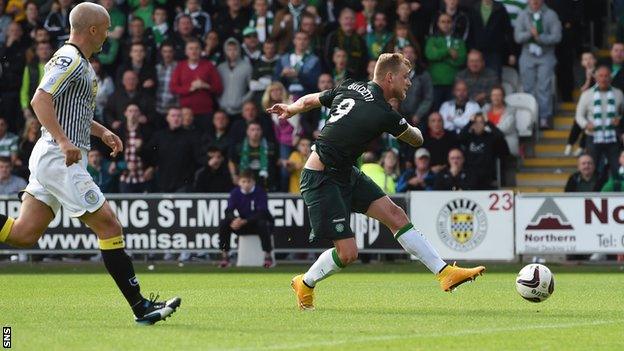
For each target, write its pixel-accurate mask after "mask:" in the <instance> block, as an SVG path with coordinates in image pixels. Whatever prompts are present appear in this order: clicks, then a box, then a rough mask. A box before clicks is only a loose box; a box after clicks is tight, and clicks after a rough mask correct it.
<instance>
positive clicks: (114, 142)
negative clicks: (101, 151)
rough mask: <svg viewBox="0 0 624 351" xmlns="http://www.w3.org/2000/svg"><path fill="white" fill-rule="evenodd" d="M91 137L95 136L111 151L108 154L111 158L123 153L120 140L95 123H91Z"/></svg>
mask: <svg viewBox="0 0 624 351" xmlns="http://www.w3.org/2000/svg"><path fill="white" fill-rule="evenodd" d="M91 135H93V136H96V137H98V138H100V139H102V141H103V142H104V144H106V145H107V146H108V147H110V148H111V149H112V150H113V151H112V152H111V153H110V155H111V156H112V157H115V156H117V154H118V153H120V152H122V151H123V143H122V142H121V139H120V138H119V137H118V136H117V135H116V134H115V133H113V132H111V131H110V130H108V129H107V128H106V127H104V126H103V125H101V124H100V123H98V122H96V121H92V122H91Z"/></svg>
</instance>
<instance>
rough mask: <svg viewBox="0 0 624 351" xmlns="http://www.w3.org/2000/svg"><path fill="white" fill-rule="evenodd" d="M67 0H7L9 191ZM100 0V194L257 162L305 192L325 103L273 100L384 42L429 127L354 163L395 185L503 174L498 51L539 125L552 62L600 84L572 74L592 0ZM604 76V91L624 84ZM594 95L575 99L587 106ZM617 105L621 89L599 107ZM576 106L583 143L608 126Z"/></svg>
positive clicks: (1, 166)
mask: <svg viewBox="0 0 624 351" xmlns="http://www.w3.org/2000/svg"><path fill="white" fill-rule="evenodd" d="M75 3H77V2H76V1H71V0H54V1H49V0H40V1H16V0H8V1H4V0H0V58H1V65H2V66H1V68H2V76H1V79H0V178H1V179H0V191H1V192H2V193H4V194H13V193H16V192H17V190H19V189H21V188H23V184H24V181H25V180H26V179H28V167H27V166H28V158H29V155H30V152H31V151H32V148H33V146H34V143H35V141H36V140H37V138H38V136H39V133H40V131H39V128H40V125H39V123H38V122H37V120H36V118H34V116H33V112H32V109H31V107H30V104H29V103H30V99H31V98H32V96H33V94H34V92H35V90H36V88H37V85H38V84H39V78H40V77H41V76H42V75H43V74H42V73H43V69H44V65H45V63H46V62H47V61H48V60H49V59H50V58H51V56H52V55H53V53H54V51H55V49H56V48H58V47H59V45H62V43H64V41H65V40H66V39H67V38H68V34H69V33H68V31H69V20H68V18H69V16H68V14H69V12H70V11H71V8H72V6H74V5H75ZM98 3H100V4H101V5H102V6H104V7H105V8H106V9H107V10H108V12H109V14H110V17H111V28H110V35H109V39H108V41H107V42H106V43H105V45H104V47H103V50H102V51H101V52H100V53H99V54H98V55H97V56H96V57H94V58H93V67H94V69H95V71H96V72H97V75H98V81H97V84H98V92H97V97H96V101H97V102H96V106H95V119H96V120H98V121H99V122H100V123H103V124H105V125H106V126H108V127H109V128H111V130H113V131H115V132H116V133H117V134H118V135H119V136H120V137H121V139H122V140H123V142H124V145H125V150H124V153H123V155H120V156H118V157H116V158H111V157H110V156H109V151H108V150H107V149H106V147H105V146H104V145H102V144H101V143H98V142H97V141H96V140H93V142H92V150H91V151H90V152H89V154H88V163H89V172H90V173H91V174H92V176H93V179H94V180H95V181H96V182H97V184H98V185H99V186H100V187H101V189H102V190H103V192H108V193H116V192H122V193H142V192H220V193H222V192H230V191H231V190H232V189H233V188H234V187H235V185H236V184H238V177H239V175H240V173H241V172H243V171H252V173H253V174H254V176H255V178H256V180H257V182H258V183H259V184H261V185H263V187H264V188H266V189H267V190H268V191H272V192H274V191H281V192H291V193H298V192H299V175H300V172H301V169H302V167H303V164H304V163H305V160H306V159H307V157H308V156H309V155H310V148H311V145H313V143H314V140H315V139H316V138H317V137H318V135H319V133H320V130H321V129H322V128H323V126H324V125H325V123H326V122H327V120H328V119H329V117H330V116H329V111H328V109H327V108H324V107H323V108H321V109H318V110H313V111H309V112H307V113H304V114H302V115H297V116H294V117H293V118H291V119H289V120H287V121H285V120H279V119H278V118H277V117H276V116H272V115H269V114H267V113H265V112H264V111H265V110H266V108H268V107H269V106H271V105H272V104H275V103H280V102H292V101H295V100H296V99H298V98H299V97H301V96H303V95H305V94H307V93H312V92H316V91H319V90H325V89H330V88H332V87H334V86H336V85H338V84H340V83H341V82H342V81H344V80H346V79H355V80H366V79H370V78H371V75H372V73H373V72H372V70H373V68H374V63H375V60H376V58H377V57H378V56H379V55H380V54H381V53H384V52H395V51H398V52H402V53H403V54H404V55H405V56H406V57H407V58H408V59H409V60H410V62H411V63H412V65H413V71H412V72H411V82H412V86H411V87H410V89H409V91H408V93H407V98H406V99H405V100H404V101H402V102H399V101H393V102H391V105H392V108H394V109H396V110H397V111H399V112H400V113H402V114H403V115H404V116H405V117H406V118H407V119H408V120H409V121H410V122H411V123H412V124H414V125H416V126H419V127H420V128H421V129H422V130H423V134H424V135H425V144H424V145H423V147H421V148H420V149H418V150H415V149H413V148H412V147H410V146H408V145H406V144H404V143H399V142H398V141H397V140H396V139H394V138H393V137H392V136H391V135H384V136H382V137H381V138H380V139H379V140H374V141H372V142H371V144H370V146H369V152H367V153H365V154H364V155H363V156H362V158H361V162H360V167H362V169H363V170H364V172H365V173H366V174H368V175H369V176H370V177H371V178H372V179H374V180H375V181H376V182H377V183H378V184H379V185H380V186H381V187H382V188H383V189H384V190H385V191H386V192H387V193H389V194H391V193H395V192H405V191H409V190H432V189H437V190H462V189H463V190H471V189H492V188H494V187H496V186H497V184H500V183H501V182H502V183H504V182H505V180H504V179H498V180H497V179H496V178H497V177H500V176H499V175H498V174H500V172H497V170H496V167H497V162H496V160H497V159H498V160H500V164H502V167H503V168H510V167H511V168H513V167H515V165H516V162H515V159H516V158H517V157H521V156H522V155H523V148H522V143H521V142H520V140H519V136H518V131H517V129H516V119H515V110H514V109H513V108H512V107H510V106H506V104H505V93H506V92H505V89H503V88H502V86H501V74H502V70H503V66H508V67H513V68H514V69H517V70H518V71H519V74H520V75H521V77H522V85H523V90H524V91H525V92H529V93H531V94H533V95H534V96H535V98H536V99H537V102H538V105H539V124H540V127H542V128H550V127H551V126H552V123H553V114H554V111H553V97H554V96H555V94H556V93H557V92H556V91H555V84H554V83H553V82H554V81H555V74H556V77H557V79H556V82H557V84H556V85H557V89H558V95H559V96H560V98H561V99H562V100H564V101H571V100H572V91H573V90H574V89H575V88H576V87H579V86H580V85H581V84H583V87H584V88H583V89H584V90H588V91H594V90H593V89H594V87H593V86H594V82H593V81H592V79H593V75H592V73H593V69H594V66H595V64H594V65H593V66H592V68H591V71H588V72H589V73H588V74H589V75H588V76H587V77H588V78H587V79H588V80H589V81H582V82H581V84H578V83H577V82H575V81H574V76H575V74H574V66H575V65H574V62H575V61H577V58H578V57H579V54H580V53H581V45H582V44H583V43H584V42H588V41H589V39H588V38H587V36H588V35H589V34H586V35H585V36H583V35H581V33H589V32H590V31H587V30H585V29H586V28H587V27H588V26H589V24H590V23H591V24H592V28H595V30H594V31H593V32H592V33H593V34H594V36H595V38H596V39H595V40H600V30H599V28H601V27H600V21H601V19H602V18H603V17H604V14H601V13H599V10H597V9H596V8H598V7H599V6H596V3H603V1H591V4H590V2H589V1H582V0H580V1H576V0H552V1H546V3H544V1H543V0H497V1H494V0H472V1H470V0H465V1H458V0H443V1H439V0H420V1H418V0H417V1H414V0H411V1H407V0H406V1H376V0H361V1H356V0H333V1H332V0H328V1H319V0H308V1H305V0H289V1H288V0H247V1H244V0H226V1H225V0H204V1H200V0H186V1H164V0H100V1H98ZM617 4H619V2H618V1H616V5H617ZM605 7H606V6H605ZM620 7H621V6H620ZM596 32H598V33H596ZM623 32H624V31H623ZM579 38H580V39H582V40H579ZM613 51H616V53H615V54H613ZM584 57H585V56H584ZM612 59H613V62H612V63H611V64H612V65H611V66H609V72H608V73H609V74H611V75H613V77H614V78H613V86H614V87H617V88H621V86H620V85H618V84H616V82H619V84H622V83H621V82H620V80H622V79H624V78H622V74H624V73H622V72H619V71H620V70H619V69H620V67H621V65H622V62H624V45H622V44H618V43H616V44H614V45H613V50H612ZM588 60H589V59H588ZM583 62H585V61H583ZM588 70H590V69H589V68H588ZM583 78H585V75H583ZM609 78H610V76H609ZM609 84H610V83H609ZM623 85H624V84H623ZM611 91H614V92H616V93H615V94H613V93H609V94H610V95H609V97H612V96H615V98H618V97H620V96H621V95H622V94H621V92H619V93H617V90H615V89H613V90H609V92H611ZM588 94H589V93H588ZM593 94H594V93H592V95H591V98H590V97H589V95H588V97H587V98H586V100H587V101H586V102H585V103H586V104H590V103H591V104H592V106H593V103H594V101H595V99H596V98H595V97H594V95H593ZM590 100H591V101H590ZM616 100H617V99H616ZM614 104H615V103H614ZM618 106H621V98H620V100H619V101H617V106H615V105H613V104H607V105H605V108H606V109H609V111H612V109H615V108H617V107H618ZM616 112H620V111H619V110H616ZM609 113H611V112H609ZM610 116H611V114H610ZM618 116H619V115H618ZM590 117H591V118H592V120H593V115H592V116H590ZM588 118H589V117H588ZM576 120H577V122H578V123H577V125H576V126H575V129H574V130H573V133H572V134H574V135H571V136H570V144H573V143H574V142H575V141H576V139H578V136H579V135H580V134H583V129H584V130H585V131H586V132H587V133H586V134H588V138H587V139H590V140H589V141H588V144H589V143H591V145H594V144H598V143H600V142H603V141H605V139H604V138H602V137H601V138H602V139H600V140H597V139H596V138H595V137H594V136H593V131H592V130H591V129H592V128H594V124H592V123H591V121H590V122H589V123H587V121H588V120H587V118H582V116H581V117H579V116H578V113H577V118H576ZM619 127H621V126H619ZM588 128H589V129H588ZM590 134H591V135H590ZM621 134H622V131H621V129H617V130H616V140H615V141H614V142H613V140H611V139H608V140H606V141H607V142H613V143H614V145H615V146H604V147H600V148H593V149H591V151H589V150H588V152H589V153H590V154H591V155H592V156H593V157H601V155H606V156H607V157H608V159H609V161H610V162H611V168H612V169H613V175H616V174H617V172H621V173H622V169H623V168H622V167H620V165H619V163H617V161H618V159H617V158H618V156H619V154H618V151H619V149H621V147H622V142H621ZM571 147H572V146H570V148H571ZM588 147H589V146H588ZM570 150H571V149H570ZM570 150H566V152H567V153H570V152H571V151H570ZM596 150H597V151H596ZM579 154H580V153H579ZM614 162H616V163H614ZM619 162H622V158H621V157H620V161H619ZM618 167H619V168H618ZM583 174H585V173H583ZM585 188H587V187H585Z"/></svg>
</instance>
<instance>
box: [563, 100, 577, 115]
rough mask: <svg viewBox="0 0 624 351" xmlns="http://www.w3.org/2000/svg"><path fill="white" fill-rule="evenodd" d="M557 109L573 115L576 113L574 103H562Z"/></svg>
mask: <svg viewBox="0 0 624 351" xmlns="http://www.w3.org/2000/svg"><path fill="white" fill-rule="evenodd" d="M559 108H560V109H561V110H562V111H566V112H572V113H574V112H575V111H576V102H562V103H561V104H559Z"/></svg>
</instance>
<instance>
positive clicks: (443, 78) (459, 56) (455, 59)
mask: <svg viewBox="0 0 624 351" xmlns="http://www.w3.org/2000/svg"><path fill="white" fill-rule="evenodd" d="M451 23H452V19H451V16H449V15H447V14H441V15H440V16H439V17H438V23H437V25H438V31H437V32H436V34H435V35H432V36H430V37H429V38H428V39H427V44H426V45H425V57H426V58H427V60H428V61H429V74H430V75H431V82H432V83H433V94H434V95H433V96H434V97H433V108H434V109H438V108H439V107H440V105H441V104H442V102H444V101H446V100H447V99H448V98H450V96H451V87H452V84H453V81H455V75H456V74H457V71H458V70H459V68H460V67H461V66H462V65H463V64H464V62H465V61H466V44H465V43H464V41H463V40H461V39H458V38H455V37H453V36H452V32H451Z"/></svg>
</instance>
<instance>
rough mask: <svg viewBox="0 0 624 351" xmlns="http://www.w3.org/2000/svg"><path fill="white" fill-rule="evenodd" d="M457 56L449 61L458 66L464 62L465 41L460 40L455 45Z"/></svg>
mask: <svg viewBox="0 0 624 351" xmlns="http://www.w3.org/2000/svg"><path fill="white" fill-rule="evenodd" d="M456 49H457V58H456V59H455V60H450V63H451V64H452V65H453V66H456V67H460V66H463V65H464V63H466V43H464V41H463V40H462V41H460V42H459V45H458V46H457V48H456Z"/></svg>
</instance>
